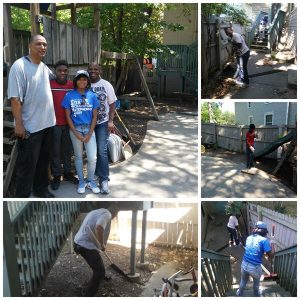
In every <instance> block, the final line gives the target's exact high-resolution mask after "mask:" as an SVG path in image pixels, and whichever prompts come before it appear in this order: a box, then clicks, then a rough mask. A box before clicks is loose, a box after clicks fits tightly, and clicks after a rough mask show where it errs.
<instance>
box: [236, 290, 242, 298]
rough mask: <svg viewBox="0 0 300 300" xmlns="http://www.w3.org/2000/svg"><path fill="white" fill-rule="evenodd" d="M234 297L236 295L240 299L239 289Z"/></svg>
mask: <svg viewBox="0 0 300 300" xmlns="http://www.w3.org/2000/svg"><path fill="white" fill-rule="evenodd" d="M236 295H237V297H240V296H241V294H240V289H237V291H236Z"/></svg>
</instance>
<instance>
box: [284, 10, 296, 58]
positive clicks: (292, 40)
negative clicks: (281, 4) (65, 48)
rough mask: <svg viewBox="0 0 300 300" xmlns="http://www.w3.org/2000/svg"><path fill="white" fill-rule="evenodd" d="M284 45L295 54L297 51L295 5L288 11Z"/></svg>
mask: <svg viewBox="0 0 300 300" xmlns="http://www.w3.org/2000/svg"><path fill="white" fill-rule="evenodd" d="M287 35H288V38H287V41H286V46H287V48H288V49H290V50H291V52H292V53H293V54H295V55H296V52H297V7H295V8H294V9H293V10H292V11H291V12H290V13H289V19H288V26H287Z"/></svg>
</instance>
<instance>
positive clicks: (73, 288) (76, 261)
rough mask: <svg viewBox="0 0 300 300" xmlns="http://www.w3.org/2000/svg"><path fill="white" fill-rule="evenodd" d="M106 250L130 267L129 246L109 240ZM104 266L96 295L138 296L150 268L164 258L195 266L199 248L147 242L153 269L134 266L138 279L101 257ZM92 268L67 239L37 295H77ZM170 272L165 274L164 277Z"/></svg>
mask: <svg viewBox="0 0 300 300" xmlns="http://www.w3.org/2000/svg"><path fill="white" fill-rule="evenodd" d="M84 216H85V214H81V215H80V216H79V218H78V220H77V221H76V223H75V225H74V228H73V232H74V233H76V232H77V230H78V228H79V226H80V224H81V222H82V220H83V218H84ZM107 253H108V255H109V256H110V257H111V259H112V261H113V262H114V263H115V264H116V265H117V266H119V267H120V268H121V269H122V270H123V271H124V272H125V273H129V271H130V266H129V262H130V249H129V248H127V247H123V246H119V245H115V244H108V247H107ZM136 258H137V261H139V258H140V251H139V250H137V252H136ZM103 261H104V264H105V267H106V276H109V277H111V278H112V279H111V280H110V281H104V282H102V283H101V284H100V287H99V290H98V293H97V295H96V296H98V297H138V296H139V295H140V294H141V292H142V290H143V287H144V285H145V284H146V283H147V282H148V281H149V279H150V277H151V275H152V271H155V270H157V269H159V267H161V266H162V265H163V264H165V263H167V262H171V261H172V262H177V263H178V266H179V267H180V268H182V269H183V270H187V269H189V268H190V267H191V266H194V267H195V268H196V269H197V264H198V251H197V250H191V249H183V248H178V249H177V248H170V247H158V246H149V247H147V249H146V253H145V261H146V262H149V263H150V264H151V266H152V270H143V269H137V273H139V274H140V279H139V282H138V283H134V282H129V281H128V280H127V279H125V278H124V277H122V276H121V275H119V274H118V273H116V272H115V271H114V270H113V269H112V268H110V266H109V262H108V261H107V260H106V259H105V258H103ZM91 274H92V271H91V269H90V267H89V266H88V265H87V263H86V262H85V260H84V259H83V258H82V257H81V256H80V255H76V254H75V253H73V254H70V242H66V244H65V246H64V248H63V250H62V251H61V253H60V255H59V257H58V259H57V260H56V263H55V264H54V266H53V268H52V270H51V272H50V273H49V276H48V278H47V280H46V282H45V284H44V286H43V287H42V288H41V290H40V293H39V295H38V296H43V297H80V296H81V294H80V291H81V286H82V285H84V283H86V282H87V281H88V280H89V278H90V276H91ZM168 275H170V274H166V277H167V276H168Z"/></svg>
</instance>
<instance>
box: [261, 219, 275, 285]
mask: <svg viewBox="0 0 300 300" xmlns="http://www.w3.org/2000/svg"><path fill="white" fill-rule="evenodd" d="M274 236H275V225H274V224H273V225H272V232H271V239H272V240H273V239H274ZM271 247H272V248H273V247H275V245H274V244H273V243H271ZM270 263H271V270H270V272H267V275H265V276H264V279H267V280H268V279H270V280H273V279H277V278H278V275H277V273H273V272H274V265H273V259H270Z"/></svg>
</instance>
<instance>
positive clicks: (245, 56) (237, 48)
mask: <svg viewBox="0 0 300 300" xmlns="http://www.w3.org/2000/svg"><path fill="white" fill-rule="evenodd" d="M225 33H226V35H227V36H229V37H230V40H231V42H232V44H233V50H234V52H235V53H236V58H237V64H238V68H239V75H238V77H239V80H236V83H237V84H238V85H240V86H242V87H247V86H248V85H249V76H248V68H247V64H248V60H249V57H250V49H249V47H248V46H247V44H246V42H245V39H244V38H243V36H242V35H241V34H239V33H236V32H233V30H232V28H231V27H227V28H225Z"/></svg>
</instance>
